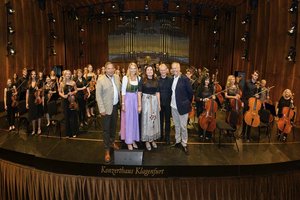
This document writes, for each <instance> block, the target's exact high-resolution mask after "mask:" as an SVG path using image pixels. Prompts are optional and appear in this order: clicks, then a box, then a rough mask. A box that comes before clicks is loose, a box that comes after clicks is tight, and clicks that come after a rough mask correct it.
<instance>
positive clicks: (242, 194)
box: [0, 160, 300, 200]
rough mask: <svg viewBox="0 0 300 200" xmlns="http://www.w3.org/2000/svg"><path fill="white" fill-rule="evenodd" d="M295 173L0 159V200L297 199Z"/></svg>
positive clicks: (298, 175) (299, 174)
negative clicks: (39, 165) (61, 169)
mask: <svg viewBox="0 0 300 200" xmlns="http://www.w3.org/2000/svg"><path fill="white" fill-rule="evenodd" d="M299 187H300V172H299V171H287V172H282V173H279V174H274V175H265V176H242V177H205V178H201V177H199V178H153V179H150V178H149V179H147V178H145V179H140V178H127V179H125V178H101V177H84V176H71V175H63V174H55V173H49V172H45V171H40V170H36V169H33V168H30V167H26V166H21V165H17V164H14V163H10V162H7V161H3V160H1V161H0V197H1V199H19V200H21V199H40V200H43V199H45V200H48V199H87V200H90V199H124V200H126V199H128V200H133V199H153V200H157V199H184V200H186V199H193V200H194V199H205V200H217V199H233V200H234V199H237V200H241V199H243V200H247V199H253V200H257V199H260V200H263V199H268V200H272V199H274V200H275V199H276V200H277V199H282V200H287V199H288V200H292V199H298V198H299V195H300V191H299Z"/></svg>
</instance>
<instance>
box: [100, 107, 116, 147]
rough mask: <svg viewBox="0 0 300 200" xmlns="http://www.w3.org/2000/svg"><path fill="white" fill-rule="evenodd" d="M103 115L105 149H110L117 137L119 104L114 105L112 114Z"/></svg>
mask: <svg viewBox="0 0 300 200" xmlns="http://www.w3.org/2000/svg"><path fill="white" fill-rule="evenodd" d="M101 117H102V127H103V140H104V149H105V150H109V148H110V147H111V145H112V144H113V142H114V141H115V137H116V127H117V118H118V104H117V105H114V106H113V110H112V113H111V114H110V115H105V116H101Z"/></svg>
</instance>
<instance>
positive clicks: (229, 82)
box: [226, 75, 235, 88]
mask: <svg viewBox="0 0 300 200" xmlns="http://www.w3.org/2000/svg"><path fill="white" fill-rule="evenodd" d="M231 79H235V77H234V76H233V75H229V76H228V77H227V82H226V87H227V88H228V87H231V86H232V85H231V81H230V80H231Z"/></svg>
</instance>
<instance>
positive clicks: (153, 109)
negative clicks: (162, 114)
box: [139, 65, 160, 151]
mask: <svg viewBox="0 0 300 200" xmlns="http://www.w3.org/2000/svg"><path fill="white" fill-rule="evenodd" d="M139 105H142V114H141V140H142V141H143V142H146V148H147V150H148V151H150V150H151V145H150V143H151V144H152V147H153V148H154V149H156V148H157V144H156V143H155V140H157V139H158V138H160V119H159V111H160V93H159V85H158V81H157V79H156V78H155V75H154V69H153V67H152V66H151V65H148V66H146V67H145V75H144V77H143V80H142V83H141V84H140V86H139ZM140 109H141V108H139V111H140Z"/></svg>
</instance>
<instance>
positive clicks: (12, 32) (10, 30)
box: [7, 23, 15, 35]
mask: <svg viewBox="0 0 300 200" xmlns="http://www.w3.org/2000/svg"><path fill="white" fill-rule="evenodd" d="M7 29H8V33H9V34H10V35H12V34H14V33H15V30H14V28H13V27H12V25H11V23H9V24H8V26H7Z"/></svg>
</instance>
